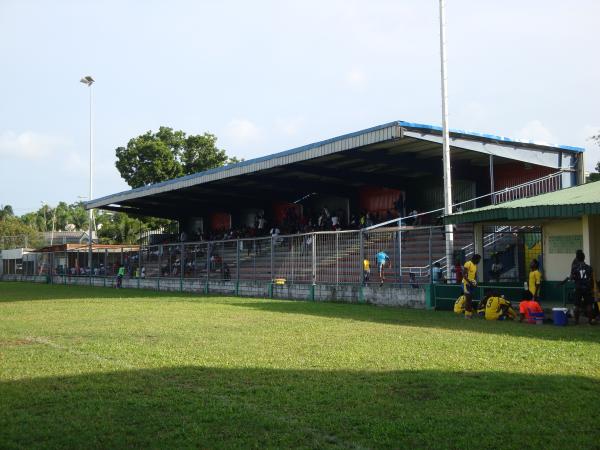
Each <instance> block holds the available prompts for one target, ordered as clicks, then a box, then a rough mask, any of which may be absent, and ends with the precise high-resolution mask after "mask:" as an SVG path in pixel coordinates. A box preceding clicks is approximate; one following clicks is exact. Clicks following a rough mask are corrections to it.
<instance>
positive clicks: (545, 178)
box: [363, 169, 572, 231]
mask: <svg viewBox="0 0 600 450" xmlns="http://www.w3.org/2000/svg"><path fill="white" fill-rule="evenodd" d="M565 172H572V171H571V170H566V169H561V170H559V171H558V172H554V173H551V174H549V175H545V176H543V177H540V178H536V179H535V180H530V181H527V182H525V183H521V184H518V185H516V186H512V187H510V188H508V187H507V188H504V189H501V190H499V191H493V192H489V193H487V194H484V195H480V196H479V197H473V198H471V199H469V200H465V201H462V202H458V203H454V204H452V209H454V208H455V207H457V206H461V205H465V204H467V203H471V202H474V201H477V200H481V199H482V198H486V197H492V200H495V199H496V196H501V195H504V194H507V193H510V192H513V191H517V190H519V189H523V188H526V187H528V186H532V185H533V184H535V183H543V182H545V181H549V180H552V179H554V178H558V177H559V176H560V175H562V174H563V173H565ZM559 189H560V188H559ZM520 198H527V196H523V197H520ZM510 200H516V198H511V199H510ZM505 201H507V200H505ZM498 203H503V202H498ZM498 203H496V202H494V204H498ZM440 211H444V208H438V209H432V210H431V211H426V212H423V213H418V214H413V215H410V216H405V217H398V218H396V219H391V220H387V221H385V222H380V223H378V224H375V225H371V226H370V227H366V228H363V230H366V231H370V230H373V229H375V228H379V227H383V226H385V225H389V224H392V223H401V222H402V221H406V220H407V219H414V218H417V217H421V216H426V215H429V214H433V213H436V212H440Z"/></svg>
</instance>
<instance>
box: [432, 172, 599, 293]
mask: <svg viewBox="0 0 600 450" xmlns="http://www.w3.org/2000/svg"><path fill="white" fill-rule="evenodd" d="M444 221H445V222H446V223H447V224H465V223H472V224H474V234H475V248H476V251H477V252H479V253H480V254H482V255H484V257H485V253H486V252H487V253H489V251H487V250H486V248H485V247H486V245H485V243H484V242H483V240H482V238H483V236H484V235H485V234H486V233H487V230H486V227H493V228H494V229H496V230H501V229H502V227H504V226H506V227H510V232H515V231H516V230H517V229H518V228H519V227H523V228H524V227H530V226H537V227H541V235H542V241H541V242H540V244H541V248H540V251H541V255H542V258H543V261H542V262H543V267H544V272H545V275H546V279H547V280H550V281H553V280H554V281H558V280H562V279H564V278H565V276H566V275H568V273H569V270H570V266H571V262H572V260H573V258H574V257H575V252H576V250H579V249H581V250H583V252H584V253H585V254H586V256H587V260H588V261H589V262H590V263H591V265H592V267H595V268H596V270H597V271H598V270H600V181H596V182H593V183H587V184H582V185H580V186H574V187H570V188H567V189H562V190H560V191H556V192H550V193H546V194H542V195H538V196H535V197H529V198H522V199H519V200H514V201H511V202H506V203H502V204H499V205H493V206H486V207H482V208H477V209H472V210H470V211H465V212H460V213H455V214H452V215H449V216H446V217H445V218H444ZM488 230H489V228H488ZM523 245H526V243H525V242H523ZM525 253H526V252H523V253H522V254H523V255H524V254H525ZM525 263H526V265H527V264H528V262H527V261H525Z"/></svg>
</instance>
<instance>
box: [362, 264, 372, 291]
mask: <svg viewBox="0 0 600 450" xmlns="http://www.w3.org/2000/svg"><path fill="white" fill-rule="evenodd" d="M370 277H371V263H370V262H369V258H365V259H363V283H364V284H365V285H366V284H367V283H368V282H369V278H370Z"/></svg>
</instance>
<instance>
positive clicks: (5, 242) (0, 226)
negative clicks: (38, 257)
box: [0, 216, 42, 249]
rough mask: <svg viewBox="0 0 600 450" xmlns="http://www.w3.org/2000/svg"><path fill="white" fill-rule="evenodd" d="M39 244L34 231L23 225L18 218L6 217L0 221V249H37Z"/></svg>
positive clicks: (38, 238)
mask: <svg viewBox="0 0 600 450" xmlns="http://www.w3.org/2000/svg"><path fill="white" fill-rule="evenodd" d="M41 243H42V240H41V239H40V236H39V234H38V233H37V232H36V230H35V229H33V228H32V227H30V226H28V225H25V224H24V223H23V222H21V220H19V218H18V217H14V216H8V217H4V218H3V219H2V220H0V249H3V248H20V247H37V246H39V245H41Z"/></svg>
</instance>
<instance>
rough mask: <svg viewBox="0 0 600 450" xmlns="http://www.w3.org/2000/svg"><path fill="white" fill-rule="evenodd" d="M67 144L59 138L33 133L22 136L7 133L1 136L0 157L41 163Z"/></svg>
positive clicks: (29, 132)
mask: <svg viewBox="0 0 600 450" xmlns="http://www.w3.org/2000/svg"><path fill="white" fill-rule="evenodd" d="M67 144H68V142H67V140H66V139H64V138H62V137H59V136H51V135H45V134H40V133H35V132H33V131H25V132H23V133H20V134H17V133H15V132H14V131H5V132H2V133H1V134H0V156H3V157H12V158H18V159H26V160H30V161H39V160H43V159H45V158H47V157H49V156H51V155H52V154H54V153H55V152H56V151H57V150H60V149H61V148H62V147H64V146H66V145H67Z"/></svg>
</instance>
